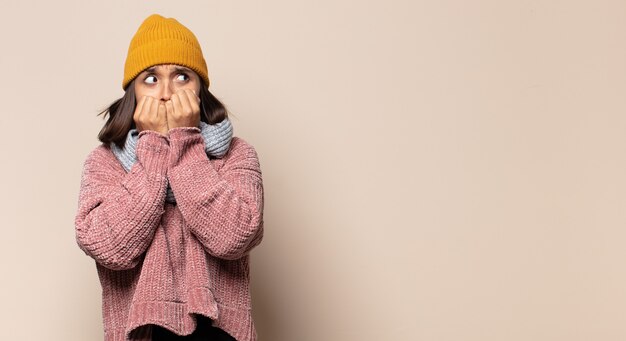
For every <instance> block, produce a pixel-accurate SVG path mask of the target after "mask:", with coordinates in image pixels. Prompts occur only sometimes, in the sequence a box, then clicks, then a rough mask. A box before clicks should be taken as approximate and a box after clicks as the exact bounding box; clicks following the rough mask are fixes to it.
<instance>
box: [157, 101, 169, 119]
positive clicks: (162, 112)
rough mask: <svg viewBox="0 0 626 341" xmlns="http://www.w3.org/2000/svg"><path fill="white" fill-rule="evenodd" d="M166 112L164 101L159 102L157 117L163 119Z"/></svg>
mask: <svg viewBox="0 0 626 341" xmlns="http://www.w3.org/2000/svg"><path fill="white" fill-rule="evenodd" d="M166 114H167V109H166V108H165V103H163V102H161V103H159V110H158V111H157V118H158V119H159V121H162V120H164V119H165V115H166Z"/></svg>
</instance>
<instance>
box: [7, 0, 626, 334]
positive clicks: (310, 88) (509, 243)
mask: <svg viewBox="0 0 626 341" xmlns="http://www.w3.org/2000/svg"><path fill="white" fill-rule="evenodd" d="M151 13H160V14H162V15H165V16H167V17H175V18H177V19H178V20H179V21H181V22H182V23H183V24H185V25H186V26H187V27H189V28H190V29H191V30H192V31H193V32H194V33H196V35H197V37H198V39H199V40H200V43H201V45H202V47H203V50H204V54H205V56H206V59H207V63H208V66H209V74H210V77H211V80H212V85H211V90H212V92H213V93H215V94H216V95H217V96H218V98H220V99H222V100H223V101H224V102H225V103H226V104H227V106H228V108H229V109H230V111H231V112H232V113H233V114H234V116H233V124H234V126H235V134H236V135H238V136H240V137H243V138H244V139H246V140H248V141H249V142H251V143H252V144H253V145H254V146H255V147H256V149H257V151H258V153H259V156H260V159H261V167H262V170H263V175H264V183H265V189H266V193H265V194H266V210H265V221H266V234H265V239H264V242H263V243H262V244H261V245H260V246H259V247H258V248H257V249H256V250H254V251H253V254H252V292H253V300H254V317H255V320H256V322H257V325H258V332H259V335H260V339H261V340H271V341H306V340H322V339H323V340H441V341H447V340H450V341H452V340H454V341H457V340H481V341H484V340H509V341H513V340H520V341H521V340H524V341H525V340H567V341H575V340H605V341H606V340H623V339H626V323H624V316H625V311H624V307H626V291H625V290H624V288H626V265H624V259H626V248H625V247H624V246H623V244H624V240H625V238H626V229H624V226H625V224H626V216H625V215H624V211H623V209H624V207H625V206H626V195H624V193H626V179H625V176H624V174H625V171H626V151H625V146H626V134H624V131H625V128H626V116H625V115H624V113H625V110H626V102H625V101H624V94H625V93H626V82H625V81H624V80H625V79H626V67H625V63H624V61H625V60H626V45H625V44H624V41H626V40H625V38H626V3H624V2H623V1H556V0H555V1H535V0H528V1H490V0H480V1H473V2H469V1H459V0H443V1H408V0H407V1H401V0H396V1H356V0H333V1H326V0H321V1H311V2H308V1H280V0H269V1H247V2H243V1H216V0H212V1H184V2H170V1H151V2H130V1H109V2H95V1H92V2H86V1H60V2H59V1H57V2H45V1H40V2H37V3H34V2H28V1H24V2H19V3H18V2H17V1H3V2H2V11H0V38H1V39H0V41H2V45H3V46H2V50H1V53H0V65H1V67H2V72H1V73H0V74H1V79H2V82H0V87H1V90H2V91H0V96H1V97H0V99H1V102H2V109H0V110H1V112H2V114H0V127H2V134H0V146H2V147H1V148H2V165H3V167H1V169H2V170H1V172H2V173H1V174H0V175H1V179H2V180H3V181H2V189H3V193H4V195H3V196H2V198H1V199H0V200H1V201H0V203H1V206H0V207H2V214H1V216H2V220H1V222H2V238H1V239H0V240H1V242H0V243H1V244H2V247H1V248H0V259H1V261H2V269H3V276H2V278H3V280H2V284H1V285H2V290H0V301H1V302H2V305H3V307H4V308H3V309H2V315H3V316H2V317H3V318H2V319H0V321H2V322H1V323H2V330H3V333H4V335H5V336H3V338H6V339H10V340H18V339H19V340H41V339H46V340H99V339H101V338H102V325H101V320H100V319H101V313H100V286H99V282H98V279H97V275H96V271H95V267H94V263H93V261H92V260H91V259H90V258H88V257H87V256H85V255H84V254H83V253H82V251H80V249H78V247H77V245H76V242H75V240H74V225H73V219H74V214H75V210H76V206H77V193H78V186H79V178H80V172H81V169H82V162H83V161H84V158H85V156H86V155H87V153H88V152H89V151H90V150H91V149H93V148H94V147H95V146H96V145H97V144H98V141H97V139H96V135H97V133H98V131H99V129H100V127H101V125H102V123H103V122H102V120H101V118H99V117H96V114H97V113H98V112H99V111H100V110H102V109H104V107H105V106H107V105H108V104H110V103H111V102H112V101H113V100H115V99H117V98H119V97H121V96H122V90H121V85H120V83H121V79H122V73H123V63H124V59H125V56H126V52H127V49H128V44H129V42H130V39H131V37H132V35H133V34H134V33H135V31H136V29H137V27H138V26H139V24H140V23H141V21H142V20H143V19H144V18H145V17H147V16H148V15H149V14H151ZM34 324H36V326H33V325H34ZM7 334H8V336H7Z"/></svg>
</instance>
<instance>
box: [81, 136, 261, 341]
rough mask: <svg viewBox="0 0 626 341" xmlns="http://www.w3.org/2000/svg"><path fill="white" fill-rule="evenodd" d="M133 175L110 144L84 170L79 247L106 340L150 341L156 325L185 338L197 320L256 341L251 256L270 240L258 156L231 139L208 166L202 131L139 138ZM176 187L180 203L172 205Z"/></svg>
mask: <svg viewBox="0 0 626 341" xmlns="http://www.w3.org/2000/svg"><path fill="white" fill-rule="evenodd" d="M136 155H137V162H136V163H135V164H134V165H133V166H132V168H131V169H130V171H129V172H126V171H125V170H124V168H123V167H122V166H121V164H120V162H119V161H118V160H117V158H116V157H115V155H113V153H112V151H111V149H110V147H109V146H106V145H104V144H101V145H100V146H98V147H96V148H95V149H94V150H93V151H92V152H91V153H90V154H89V155H88V156H87V159H86V161H85V163H84V168H83V173H82V178H81V186H80V194H79V204H78V212H77V215H76V221H75V224H76V240H77V243H78V245H79V246H80V248H81V249H82V250H83V251H84V252H85V253H86V254H87V255H89V256H90V257H92V258H93V259H94V260H95V262H96V268H97V270H98V276H99V278H100V283H101V285H102V314H103V320H104V321H103V322H104V333H105V338H104V339H105V341H123V340H144V341H148V340H150V339H151V332H152V327H151V324H158V325H161V326H163V327H165V328H168V329H170V330H172V331H173V332H174V333H176V334H179V335H188V334H191V333H192V332H193V330H194V329H195V327H196V322H195V318H194V314H202V315H204V316H207V317H209V318H211V319H213V320H214V325H215V326H217V327H219V328H221V329H223V330H225V331H226V332H228V333H229V334H230V335H232V336H233V337H234V338H235V339H237V340H239V341H252V340H256V337H257V336H256V330H255V327H254V323H253V321H252V315H251V298H250V288H249V252H250V250H251V249H252V248H254V247H255V246H257V245H258V244H259V243H260V242H261V240H262V238H263V184H262V178H261V170H260V165H259V160H258V157H257V153H256V151H255V150H254V148H253V147H252V146H251V145H249V144H248V143H247V142H246V141H244V140H243V139H241V138H238V137H233V138H232V140H231V145H230V149H229V150H228V152H227V153H226V155H224V157H223V158H221V159H210V158H209V156H207V154H206V152H205V148H204V140H203V137H202V135H201V134H200V129H199V128H192V127H181V128H174V129H172V130H170V134H169V137H166V136H164V135H161V134H159V133H156V132H153V131H142V132H140V133H139V136H138V140H137V146H136ZM168 184H169V185H170V186H171V188H172V191H173V192H174V194H175V196H176V201H177V202H176V205H174V204H171V203H168V202H166V201H165V193H166V188H167V186H168Z"/></svg>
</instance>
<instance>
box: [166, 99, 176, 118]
mask: <svg viewBox="0 0 626 341" xmlns="http://www.w3.org/2000/svg"><path fill="white" fill-rule="evenodd" d="M165 112H166V114H167V118H168V119H170V118H171V117H174V104H173V103H172V101H171V100H169V101H167V102H165Z"/></svg>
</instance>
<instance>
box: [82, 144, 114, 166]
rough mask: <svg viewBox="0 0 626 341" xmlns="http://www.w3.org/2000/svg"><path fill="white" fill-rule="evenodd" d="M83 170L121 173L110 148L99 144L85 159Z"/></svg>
mask: <svg viewBox="0 0 626 341" xmlns="http://www.w3.org/2000/svg"><path fill="white" fill-rule="evenodd" d="M84 168H86V169H100V170H103V171H104V170H114V171H123V168H122V166H121V164H120V163H119V161H117V158H116V157H115V155H114V154H113V152H112V151H111V147H109V146H108V145H106V144H104V143H101V144H99V145H98V146H96V147H95V148H93V149H92V150H91V151H90V152H89V153H88V154H87V157H86V158H85V162H84Z"/></svg>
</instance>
